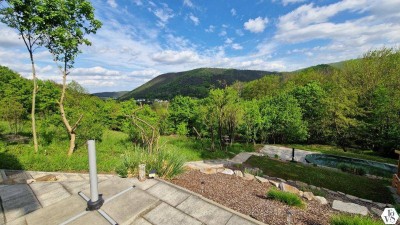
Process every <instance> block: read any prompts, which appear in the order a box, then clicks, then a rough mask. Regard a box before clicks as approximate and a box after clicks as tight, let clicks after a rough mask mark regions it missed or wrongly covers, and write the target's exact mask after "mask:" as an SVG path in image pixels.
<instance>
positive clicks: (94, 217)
mask: <svg viewBox="0 0 400 225" xmlns="http://www.w3.org/2000/svg"><path fill="white" fill-rule="evenodd" d="M83 224H96V225H110V223H109V222H108V221H107V220H106V219H105V218H104V217H102V216H101V215H100V214H99V213H98V212H97V211H92V212H89V213H87V214H85V215H83V216H81V217H79V218H78V219H76V220H74V221H72V222H71V223H68V225H83Z"/></svg>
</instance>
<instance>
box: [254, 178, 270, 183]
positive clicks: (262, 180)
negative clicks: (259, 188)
mask: <svg viewBox="0 0 400 225" xmlns="http://www.w3.org/2000/svg"><path fill="white" fill-rule="evenodd" d="M256 179H257V180H258V181H259V182H260V183H268V182H269V180H268V179H265V178H263V177H259V176H256Z"/></svg>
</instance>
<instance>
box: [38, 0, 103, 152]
mask: <svg viewBox="0 0 400 225" xmlns="http://www.w3.org/2000/svg"><path fill="white" fill-rule="evenodd" d="M45 2H46V8H47V13H46V16H45V23H46V39H45V45H46V47H47V48H48V49H49V51H50V53H51V54H52V55H53V57H54V61H55V62H56V63H57V65H58V67H59V68H60V71H61V73H62V78H63V85H62V91H61V97H60V101H59V102H58V104H59V107H60V112H61V117H62V120H63V123H64V125H65V128H66V129H67V131H68V134H69V136H70V145H69V150H68V156H70V155H72V153H73V151H74V149H75V140H76V129H77V128H78V125H79V122H80V121H81V119H82V116H83V115H81V116H80V117H79V118H78V119H77V121H76V122H75V124H74V125H72V126H71V124H70V122H69V121H68V118H67V116H66V113H65V108H64V100H65V94H66V89H67V76H68V74H69V73H70V69H71V68H73V65H74V62H75V58H76V56H77V55H78V54H79V53H80V52H81V51H80V49H79V47H80V46H81V45H90V44H91V43H90V41H89V40H88V39H87V38H86V37H85V35H87V34H90V33H96V31H97V30H98V29H99V28H100V27H101V22H100V21H99V20H97V19H95V16H94V8H93V6H92V5H91V3H90V2H89V1H86V0H45Z"/></svg>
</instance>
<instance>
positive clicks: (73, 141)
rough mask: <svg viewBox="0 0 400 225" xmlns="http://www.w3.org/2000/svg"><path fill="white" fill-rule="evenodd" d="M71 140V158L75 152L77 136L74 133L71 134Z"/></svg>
mask: <svg viewBox="0 0 400 225" xmlns="http://www.w3.org/2000/svg"><path fill="white" fill-rule="evenodd" d="M69 135H70V136H69V137H70V139H69V150H68V156H71V155H72V153H74V150H75V139H76V134H75V133H74V132H72V133H70V134H69Z"/></svg>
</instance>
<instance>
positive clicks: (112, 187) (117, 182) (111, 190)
mask: <svg viewBox="0 0 400 225" xmlns="http://www.w3.org/2000/svg"><path fill="white" fill-rule="evenodd" d="M98 187H99V194H103V198H104V200H107V199H108V198H110V197H111V196H114V195H116V194H118V193H119V192H121V191H123V190H126V189H128V188H129V187H132V182H130V181H129V180H127V179H122V178H119V177H115V178H111V179H108V180H106V181H103V182H101V183H99V184H98ZM83 193H84V194H85V195H86V196H88V197H89V196H90V186H89V187H88V188H87V189H85V190H84V191H83Z"/></svg>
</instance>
